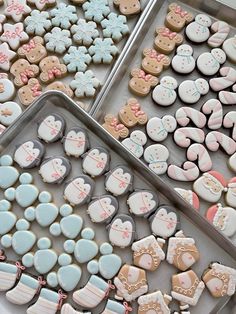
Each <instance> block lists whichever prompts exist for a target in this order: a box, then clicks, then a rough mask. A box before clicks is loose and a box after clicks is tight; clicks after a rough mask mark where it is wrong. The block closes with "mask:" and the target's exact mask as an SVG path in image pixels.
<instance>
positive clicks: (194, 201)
mask: <svg viewBox="0 0 236 314" xmlns="http://www.w3.org/2000/svg"><path fill="white" fill-rule="evenodd" d="M174 189H175V191H176V192H177V193H179V194H180V195H181V196H182V198H183V199H184V200H185V201H186V202H187V203H189V204H190V205H192V206H193V207H194V208H195V209H196V210H199V207H200V202H199V198H198V196H197V194H196V193H195V192H193V191H192V190H185V189H181V188H174Z"/></svg>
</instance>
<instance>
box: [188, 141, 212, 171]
mask: <svg viewBox="0 0 236 314" xmlns="http://www.w3.org/2000/svg"><path fill="white" fill-rule="evenodd" d="M187 158H188V160H189V161H197V163H198V167H199V170H201V171H202V172H205V171H209V170H211V169H212V165H213V164H212V160H211V157H210V155H209V153H208V150H207V149H206V148H205V146H203V145H202V144H198V143H194V144H192V145H190V146H189V148H188V150H187Z"/></svg>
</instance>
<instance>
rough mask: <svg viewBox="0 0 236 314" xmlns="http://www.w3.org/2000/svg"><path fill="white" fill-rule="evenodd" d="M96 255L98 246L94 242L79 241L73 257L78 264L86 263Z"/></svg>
mask: <svg viewBox="0 0 236 314" xmlns="http://www.w3.org/2000/svg"><path fill="white" fill-rule="evenodd" d="M97 253H98V246H97V244H96V242H94V241H91V240H87V239H80V240H78V241H77V243H76V245H75V250H74V255H75V258H76V260H77V261H78V262H79V263H86V262H88V261H90V260H91V259H93V258H94V257H95V256H96V255H97Z"/></svg>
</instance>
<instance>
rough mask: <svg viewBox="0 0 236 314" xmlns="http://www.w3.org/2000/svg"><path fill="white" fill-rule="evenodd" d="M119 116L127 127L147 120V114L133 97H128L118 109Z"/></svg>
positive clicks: (142, 123) (144, 122)
mask: <svg viewBox="0 0 236 314" xmlns="http://www.w3.org/2000/svg"><path fill="white" fill-rule="evenodd" d="M119 118H120V121H121V122H122V123H123V124H124V125H125V126H126V127H127V128H131V127H133V126H135V125H137V124H140V125H144V124H146V123H147V121H148V116H147V114H146V113H145V112H144V111H143V110H142V109H141V106H140V104H139V103H138V101H137V99H135V98H130V99H129V100H128V101H127V104H126V105H125V106H124V107H122V108H121V109H120V111H119Z"/></svg>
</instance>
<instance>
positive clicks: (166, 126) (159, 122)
mask: <svg viewBox="0 0 236 314" xmlns="http://www.w3.org/2000/svg"><path fill="white" fill-rule="evenodd" d="M176 127H177V122H176V120H175V118H174V117H172V116H171V115H166V116H163V117H162V118H158V117H154V118H151V119H150V120H149V121H148V123H147V127H146V130H147V134H148V136H149V137H150V139H152V140H153V141H154V142H161V141H164V140H165V139H166V138H167V136H168V134H169V133H172V132H174V130H175V129H176Z"/></svg>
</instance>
